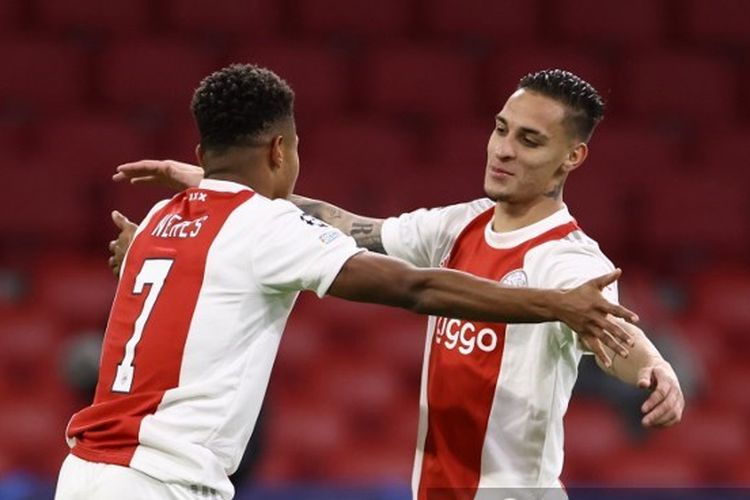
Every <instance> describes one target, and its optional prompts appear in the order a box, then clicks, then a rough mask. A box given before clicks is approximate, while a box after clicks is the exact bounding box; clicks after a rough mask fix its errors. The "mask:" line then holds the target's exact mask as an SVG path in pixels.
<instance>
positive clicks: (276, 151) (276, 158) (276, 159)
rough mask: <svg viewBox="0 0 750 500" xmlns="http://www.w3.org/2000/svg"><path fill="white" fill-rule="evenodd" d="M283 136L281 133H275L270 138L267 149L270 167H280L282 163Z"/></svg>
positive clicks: (274, 168)
mask: <svg viewBox="0 0 750 500" xmlns="http://www.w3.org/2000/svg"><path fill="white" fill-rule="evenodd" d="M283 146H284V136H283V135H277V136H274V138H273V139H271V148H270V151H269V154H270V158H269V160H270V163H271V169H273V170H276V169H278V168H281V166H282V165H284V148H283Z"/></svg>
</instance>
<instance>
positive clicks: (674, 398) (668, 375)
mask: <svg viewBox="0 0 750 500" xmlns="http://www.w3.org/2000/svg"><path fill="white" fill-rule="evenodd" d="M611 319H612V320H613V321H616V322H618V323H619V324H620V326H622V328H624V329H625V330H627V331H629V332H630V334H631V335H632V336H633V339H634V341H635V344H634V345H633V347H632V348H631V349H630V355H629V356H628V357H627V358H623V357H621V356H619V355H617V354H616V353H614V352H612V351H611V350H610V349H609V348H608V347H604V348H603V349H604V350H605V351H606V353H607V355H608V356H610V357H611V359H612V363H611V364H610V365H609V366H607V365H605V364H604V363H603V362H602V360H601V359H600V356H599V355H598V354H597V358H596V363H597V364H598V365H599V367H600V368H601V369H602V370H604V371H605V373H607V374H609V375H611V376H613V377H616V378H618V379H620V380H622V381H623V382H625V383H627V384H630V385H634V386H636V387H639V388H641V389H649V390H651V395H650V396H649V397H648V398H647V399H646V401H645V402H644V403H643V405H642V406H641V411H642V412H643V414H644V416H643V419H642V420H641V423H642V424H643V425H644V426H646V427H668V426H671V425H674V424H676V423H678V422H679V421H680V420H682V412H683V410H684V409H685V397H684V396H683V394H682V388H681V387H680V382H679V380H678V379H677V375H676V374H675V372H674V370H673V369H672V365H670V364H669V363H668V362H667V361H666V360H665V359H664V358H663V357H662V356H661V354H660V353H659V351H658V350H657V349H656V347H655V346H654V344H652V343H651V341H650V340H649V339H648V337H646V334H645V333H643V331H642V330H641V329H640V328H638V327H637V326H635V325H631V324H628V323H625V322H623V321H620V320H617V319H614V318H611ZM584 342H585V343H586V344H587V345H589V344H588V340H585V341H584Z"/></svg>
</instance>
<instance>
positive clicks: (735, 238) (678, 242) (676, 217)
mask: <svg viewBox="0 0 750 500" xmlns="http://www.w3.org/2000/svg"><path fill="white" fill-rule="evenodd" d="M666 185H668V186H669V193H668V194H665V192H664V186H665V184H663V183H658V182H656V183H655V182H652V181H650V182H648V183H645V185H644V186H643V191H644V194H646V195H647V196H648V198H647V201H646V204H645V210H644V212H643V213H644V216H643V217H642V219H641V221H640V224H641V226H640V227H639V230H640V231H642V233H643V238H644V240H643V241H645V242H648V246H649V247H650V248H651V249H653V250H654V251H655V252H656V253H657V254H659V255H661V256H663V257H671V258H675V259H678V258H679V257H680V256H683V257H689V256H691V255H706V256H709V257H710V256H714V257H739V258H741V256H743V255H746V249H747V248H748V247H750V234H749V231H750V227H748V224H747V197H746V194H745V191H744V186H741V185H738V184H727V183H726V182H725V181H723V180H721V179H718V178H714V177H713V176H712V177H711V178H710V179H708V178H704V177H703V176H682V177H677V176H674V177H672V178H671V180H670V181H669V183H668V184H666Z"/></svg>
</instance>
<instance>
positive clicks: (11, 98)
mask: <svg viewBox="0 0 750 500" xmlns="http://www.w3.org/2000/svg"><path fill="white" fill-rule="evenodd" d="M0 60H2V61H3V64H4V65H5V67H6V68H8V69H7V70H6V71H4V73H3V78H2V79H0V110H11V111H13V110H31V111H34V112H40V113H46V112H50V113H54V112H58V111H60V110H64V109H75V108H78V107H80V106H81V103H82V102H83V99H84V98H85V96H86V92H87V87H88V83H89V82H88V71H87V70H88V67H87V64H88V62H87V60H86V58H85V56H84V53H83V52H82V51H80V50H78V49H76V48H75V47H73V46H72V45H69V44H65V43H60V42H56V41H51V40H46V39H42V38H36V39H24V38H18V39H12V38H11V39H5V40H3V41H0Z"/></svg>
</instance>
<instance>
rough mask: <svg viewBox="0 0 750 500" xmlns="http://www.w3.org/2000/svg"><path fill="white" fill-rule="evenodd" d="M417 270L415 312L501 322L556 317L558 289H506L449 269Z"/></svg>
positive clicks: (531, 321)
mask: <svg viewBox="0 0 750 500" xmlns="http://www.w3.org/2000/svg"><path fill="white" fill-rule="evenodd" d="M417 272H418V273H419V274H421V275H422V280H420V283H419V284H418V285H417V286H418V288H419V290H418V292H417V293H416V295H417V297H418V300H417V302H416V304H414V307H413V310H414V311H416V312H418V313H423V314H433V315H439V316H446V317H452V318H462V319H468V320H479V321H491V322H502V323H540V322H544V321H554V320H556V319H557V316H556V315H555V313H554V311H553V304H555V302H556V299H557V298H559V295H560V292H559V291H555V290H540V289H533V288H506V287H502V286H500V285H498V284H497V283H495V282H494V281H490V280H487V279H483V278H477V277H474V276H469V275H467V274H464V273H460V272H456V271H450V270H437V269H420V270H419V271H417Z"/></svg>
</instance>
